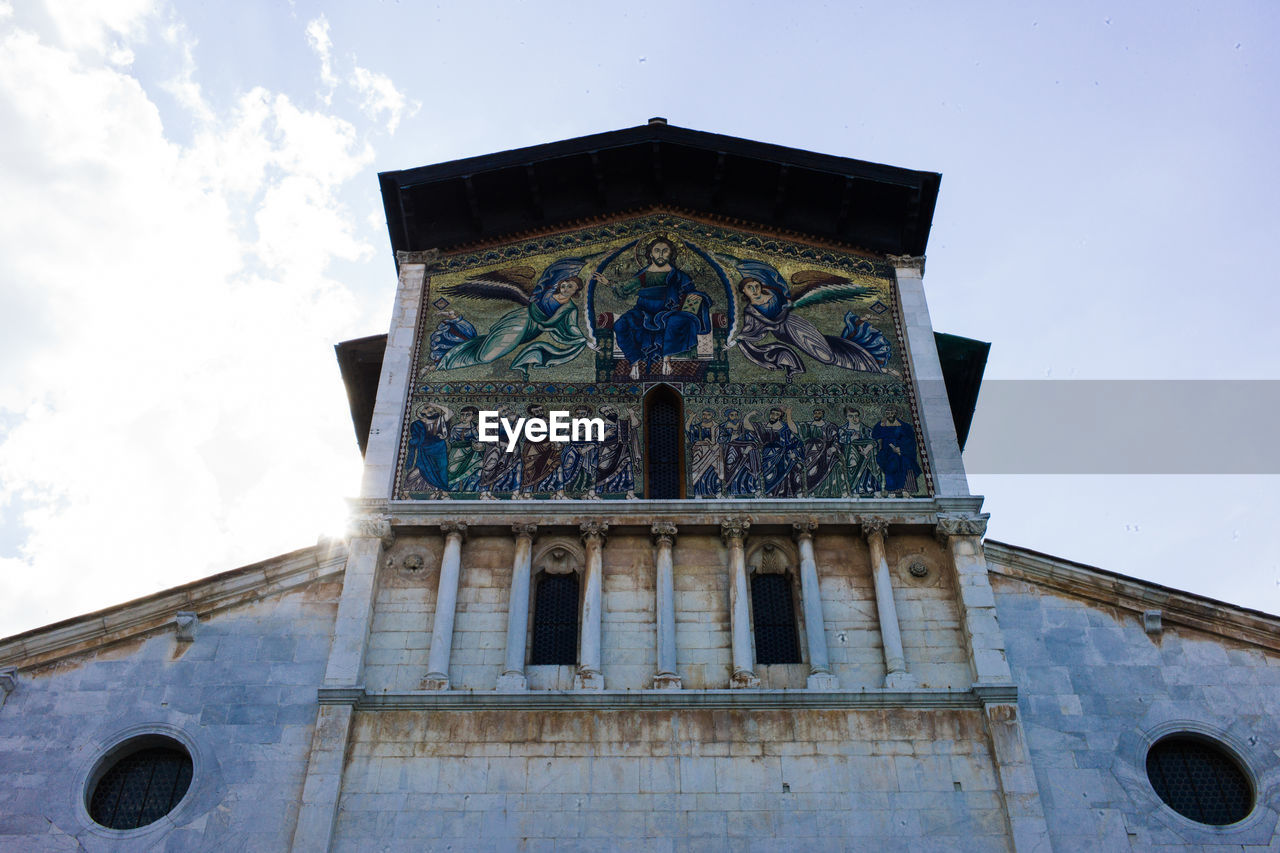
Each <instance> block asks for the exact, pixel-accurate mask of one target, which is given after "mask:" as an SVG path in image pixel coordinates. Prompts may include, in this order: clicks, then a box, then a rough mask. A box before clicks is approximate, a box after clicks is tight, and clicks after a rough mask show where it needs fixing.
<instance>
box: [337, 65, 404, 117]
mask: <svg viewBox="0 0 1280 853" xmlns="http://www.w3.org/2000/svg"><path fill="white" fill-rule="evenodd" d="M351 79H352V83H353V84H354V86H355V88H356V91H358V92H359V93H360V95H361V100H360V109H362V110H364V113H365V115H367V116H369V118H371V119H374V120H375V121H377V120H381V116H383V115H384V114H385V115H386V122H387V133H395V132H396V128H397V127H399V126H400V119H401V118H402V117H403V116H404V115H405V114H406V112H407V113H408V114H409V115H413V113H416V112H417V111H418V104H414V105H413V107H412V109H410V106H409V103H408V101H407V100H406V98H405V96H404V95H403V94H402V93H401V92H400V91H399V90H398V89H396V87H395V84H394V83H392V82H391V78H390V77H388V76H387V75H385V74H379V73H378V72H376V71H370V70H369V69H367V68H361V67H360V66H359V65H357V66H356V68H355V71H354V73H353V74H352V78H351Z"/></svg>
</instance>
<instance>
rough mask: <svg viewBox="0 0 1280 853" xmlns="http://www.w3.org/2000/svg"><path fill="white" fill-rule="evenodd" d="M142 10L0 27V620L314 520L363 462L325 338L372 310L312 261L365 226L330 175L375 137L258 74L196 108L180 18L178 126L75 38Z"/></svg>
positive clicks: (272, 547)
mask: <svg viewBox="0 0 1280 853" xmlns="http://www.w3.org/2000/svg"><path fill="white" fill-rule="evenodd" d="M139 14H141V13H139ZM136 20H138V18H137V17H136V16H134V17H130V16H104V17H102V18H100V24H99V25H97V26H96V29H95V28H94V27H86V28H84V29H82V30H81V31H77V33H76V34H75V35H74V38H68V39H66V43H65V44H61V45H52V44H48V43H44V42H42V41H41V40H40V39H39V38H38V37H37V36H36V35H34V34H33V33H31V32H28V31H25V30H22V29H13V30H11V31H10V32H9V33H8V34H7V35H5V36H3V37H0V126H3V127H4V128H5V129H6V130H5V133H4V134H0V197H2V198H4V199H6V203H5V204H4V205H2V206H0V282H2V283H3V284H2V286H0V509H4V508H5V507H7V510H4V511H6V512H8V513H9V514H10V516H11V520H16V521H17V522H18V523H19V525H20V527H21V528H22V530H23V532H24V538H23V540H22V542H21V543H20V545H19V547H18V550H17V551H16V552H11V553H8V554H5V555H3V556H0V585H2V586H3V588H4V590H5V595H4V597H3V600H4V604H3V605H2V606H0V635H4V634H8V633H10V632H11V631H14V630H20V629H23V628H27V627H33V626H34V625H36V624H41V623H43V622H47V621H49V620H51V619H55V618H62V617H65V616H69V615H74V614H75V613H77V612H83V611H86V610H89V609H93V608H97V607H101V606H103V605H105V604H108V603H112V602H116V601H120V600H122V599H125V598H127V597H131V596H135V595H140V594H145V593H147V592H151V591H154V590H157V589H160V588H163V587H168V586H172V585H175V584H177V583H181V582H183V581H186V580H190V579H193V578H196V577H201V576H203V575H207V574H209V573H211V572H213V571H219V570H225V569H227V568H231V567H233V566H235V565H238V564H242V563H244V562H248V561H249V560H253V559H260V558H262V557H265V556H268V555H270V554H272V553H278V552H281V551H284V550H288V549H291V548H295V547H299V546H302V545H306V544H309V543H310V542H312V541H314V539H315V536H316V535H317V534H318V533H320V532H322V531H327V530H331V529H332V528H333V525H334V524H335V523H336V519H338V518H340V517H341V516H342V515H343V514H344V513H345V508H344V506H343V503H342V496H344V495H348V494H351V493H353V492H354V491H355V486H356V484H357V482H358V472H359V460H358V454H357V453H356V452H355V450H354V441H353V439H352V436H351V435H350V432H351V427H350V424H349V422H348V421H347V419H346V414H345V412H344V411H343V406H342V403H341V401H342V398H343V394H342V388H341V384H340V381H339V379H338V375H337V369H336V366H335V365H334V364H333V361H332V345H333V343H334V342H336V341H338V340H342V339H344V338H348V337H354V336H357V335H363V334H367V333H368V329H369V328H370V326H371V325H372V324H373V321H372V319H371V318H368V317H365V316H364V315H363V314H362V312H361V310H360V306H359V305H358V304H357V302H356V301H355V299H354V298H353V296H352V295H351V292H350V291H349V290H348V288H347V287H346V286H345V285H343V283H341V282H339V281H336V280H334V279H333V278H332V277H331V276H330V274H329V272H328V269H329V266H330V263H331V262H332V261H334V260H338V259H342V260H354V259H361V258H367V257H369V256H370V254H371V252H372V251H373V250H372V247H371V245H370V244H369V243H368V242H367V240H366V239H365V237H364V236H363V235H364V233H365V232H364V231H362V230H358V229H362V228H364V226H363V224H361V223H359V222H358V220H357V218H356V217H355V216H353V215H352V213H351V211H349V210H347V209H345V208H344V206H343V205H342V204H341V202H340V201H339V198H338V193H339V191H340V190H341V189H342V188H343V187H344V186H345V185H347V184H348V182H350V181H351V180H352V179H353V178H355V177H356V176H358V175H360V174H362V173H363V172H365V170H367V169H368V168H369V166H370V165H371V164H372V161H373V150H372V149H371V147H370V146H369V145H368V144H367V143H366V142H364V141H363V140H362V137H361V134H360V133H359V132H358V131H357V128H356V127H355V126H353V125H352V124H351V123H350V122H348V121H346V120H344V119H342V118H340V117H338V116H334V115H331V114H328V113H325V112H316V111H312V110H307V109H304V108H302V107H300V106H299V105H298V104H297V103H295V102H294V101H293V100H292V99H290V98H289V97H287V96H286V95H284V94H281V93H277V92H270V91H267V90H265V89H261V88H258V89H253V90H251V91H249V92H247V93H245V94H244V95H242V96H241V97H240V98H239V99H238V101H237V102H236V103H235V105H234V107H233V108H231V109H230V110H227V111H225V112H216V111H214V110H213V109H211V108H210V107H209V105H208V104H207V103H206V101H205V99H204V97H203V96H202V94H201V91H200V86H199V84H198V82H197V80H198V69H196V68H195V65H194V62H193V61H192V58H191V57H192V54H191V50H190V47H191V41H190V39H189V37H188V36H186V35H185V33H184V32H183V30H182V29H181V28H180V27H178V28H171V29H170V30H169V31H168V32H166V33H162V34H161V36H162V38H161V39H160V41H161V42H164V43H168V44H171V46H172V51H171V53H172V54H173V56H172V64H173V66H174V67H175V68H176V73H175V74H174V75H173V77H172V80H175V81H178V84H170V86H172V85H177V88H178V91H181V92H182V93H184V94H183V95H182V96H181V97H179V98H178V100H179V104H180V105H181V106H182V107H183V108H184V109H185V110H187V112H188V113H189V114H190V115H191V117H192V118H193V119H195V120H196V128H197V130H196V133H195V135H194V137H193V138H192V140H191V142H190V143H189V144H186V145H183V144H178V143H176V142H174V141H173V139H172V138H170V136H168V135H167V134H166V131H165V128H164V127H163V125H162V123H161V120H160V114H159V111H158V110H157V108H156V105H155V104H154V103H153V102H152V100H151V99H150V97H149V95H148V93H147V91H146V90H145V88H144V86H143V85H142V84H141V83H140V82H139V81H138V80H137V79H135V78H134V77H132V76H130V70H129V68H128V67H127V66H124V67H122V66H121V64H120V62H119V61H117V62H115V63H113V62H112V61H111V59H110V55H109V53H103V54H102V55H101V56H100V57H99V58H98V59H97V60H96V61H89V60H87V59H85V57H84V51H83V50H82V48H83V47H84V46H86V45H90V44H101V45H103V46H105V48H104V49H105V50H107V51H116V52H117V60H118V59H119V51H121V50H128V46H127V45H124V46H120V45H114V43H113V42H112V41H111V38H110V37H104V38H102V39H99V40H98V41H97V42H95V41H94V39H95V38H97V36H95V35H93V33H97V34H99V35H101V34H103V33H117V34H120V33H123V34H129V33H132V37H136V38H142V37H144V35H143V34H141V33H140V32H139V31H138V30H137V29H136V28H133V27H132V23H131V22H134V21H136ZM113 45H114V46H113ZM322 73H323V68H322ZM170 91H173V89H172V88H170ZM6 308H16V310H6ZM318 401H323V405H321V403H319V402H318ZM5 427H8V430H7V432H4V431H3V430H4V429H5ZM13 515H17V516H18V517H17V518H16V519H13V518H12V516H13Z"/></svg>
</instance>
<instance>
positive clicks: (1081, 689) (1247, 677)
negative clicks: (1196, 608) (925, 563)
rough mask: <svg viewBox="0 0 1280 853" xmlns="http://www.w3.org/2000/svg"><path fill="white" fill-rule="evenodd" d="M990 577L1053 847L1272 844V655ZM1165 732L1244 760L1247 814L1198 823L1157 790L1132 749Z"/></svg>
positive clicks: (1278, 722)
mask: <svg viewBox="0 0 1280 853" xmlns="http://www.w3.org/2000/svg"><path fill="white" fill-rule="evenodd" d="M991 581H992V586H993V588H994V591H995V594H996V606H997V610H998V612H999V618H1000V626H1001V627H1002V628H1003V629H1004V636H1005V641H1006V643H1007V649H1008V657H1009V664H1010V667H1011V669H1012V671H1013V675H1014V678H1015V679H1016V681H1017V683H1018V688H1019V694H1020V700H1019V705H1020V707H1021V709H1022V713H1023V724H1024V726H1025V731H1026V736H1027V741H1028V744H1029V746H1030V749H1031V754H1032V758H1033V761H1034V764H1035V770H1036V777H1037V779H1038V782H1039V787H1040V796H1041V800H1042V802H1043V805H1044V813H1045V818H1046V820H1047V822H1048V826H1049V831H1050V834H1051V836H1052V839H1053V844H1054V849H1055V850H1059V851H1070V850H1118V849H1126V850H1127V849H1130V848H1132V849H1135V850H1156V849H1166V846H1165V845H1167V846H1168V848H1167V849H1173V848H1174V847H1177V848H1179V849H1186V848H1189V847H1193V848H1196V849H1202V848H1211V849H1212V848H1215V847H1219V846H1220V849H1232V850H1240V849H1259V850H1260V849H1264V848H1266V849H1275V846H1274V845H1275V844H1276V843H1277V838H1276V835H1275V826H1276V812H1277V806H1280V785H1278V784H1277V782H1278V781H1280V759H1277V750H1280V655H1277V654H1275V653H1273V652H1267V651H1264V650H1261V649H1259V648H1258V647H1257V646H1256V645H1253V644H1250V643H1246V642H1232V641H1231V640H1230V639H1229V638H1226V637H1223V636H1212V635H1209V634H1206V633H1203V632H1200V631H1197V630H1194V629H1191V628H1187V627H1183V626H1179V625H1175V624H1170V622H1169V620H1168V619H1167V618H1166V619H1165V620H1164V622H1163V624H1162V626H1161V629H1160V630H1159V631H1158V632H1155V633H1148V632H1147V631H1146V630H1145V628H1144V625H1143V621H1142V614H1141V613H1136V612H1133V611H1131V610H1126V609H1120V608H1118V607H1108V606H1103V605H1100V604H1095V603H1090V602H1088V601H1084V600H1081V599H1080V598H1077V597H1074V596H1069V595H1065V594H1061V593H1058V592H1056V591H1054V590H1050V589H1046V588H1044V587H1042V586H1040V585H1038V584H1035V583H1030V582H1027V581H1025V580H1019V579H1016V578H1013V577H1007V576H1004V575H1001V574H997V573H993V574H992V575H991ZM1223 611H1224V612H1223V613H1221V614H1220V617H1221V619H1222V622H1223V623H1224V628H1225V630H1226V631H1227V632H1229V631H1230V628H1229V626H1227V625H1226V624H1225V623H1228V621H1229V620H1230V619H1232V617H1233V614H1230V613H1228V612H1226V611H1227V608H1225V607H1224V608H1223ZM1178 731H1190V732H1193V733H1197V734H1200V735H1204V736H1207V737H1210V738H1212V739H1214V740H1217V741H1219V742H1220V743H1224V744H1226V745H1227V746H1228V747H1229V748H1230V749H1231V750H1232V751H1234V752H1236V753H1237V755H1238V756H1239V757H1240V758H1242V759H1243V760H1244V764H1245V765H1246V766H1247V770H1248V773H1249V774H1250V775H1251V776H1253V777H1254V780H1253V781H1254V784H1255V787H1256V789H1257V794H1258V797H1259V806H1258V807H1257V808H1256V809H1255V813H1254V814H1253V815H1252V816H1251V817H1250V818H1248V819H1246V820H1245V821H1244V822H1242V824H1239V825H1235V827H1234V828H1224V829H1217V828H1210V827H1205V826H1203V825H1198V824H1193V823H1192V822H1191V821H1189V820H1186V819H1185V818H1182V817H1180V816H1179V815H1177V814H1176V813H1174V812H1173V811H1172V810H1171V809H1169V808H1168V807H1167V806H1165V805H1164V804H1163V803H1162V802H1161V801H1160V800H1159V798H1158V797H1157V795H1156V793H1155V791H1154V790H1153V789H1152V788H1151V785H1150V783H1149V782H1148V780H1147V777H1146V769H1145V768H1146V750H1147V748H1148V746H1149V744H1150V743H1151V742H1152V741H1154V740H1156V739H1158V738H1159V737H1162V736H1164V735H1167V734H1172V733H1174V732H1178ZM1252 845H1257V847H1253V846H1252Z"/></svg>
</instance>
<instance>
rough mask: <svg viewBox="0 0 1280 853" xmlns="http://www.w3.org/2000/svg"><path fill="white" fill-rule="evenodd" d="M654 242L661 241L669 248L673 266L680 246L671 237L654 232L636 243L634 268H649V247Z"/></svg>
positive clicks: (663, 232)
mask: <svg viewBox="0 0 1280 853" xmlns="http://www.w3.org/2000/svg"><path fill="white" fill-rule="evenodd" d="M656 240H661V241H662V242H664V243H666V244H667V245H668V246H670V247H671V263H672V264H673V265H674V264H675V262H676V258H677V257H678V256H679V254H680V244H679V243H678V242H676V241H675V240H673V239H672V238H671V235H670V234H668V233H666V232H665V231H654V232H653V233H652V234H646V235H645V236H644V237H642V238H641V239H640V240H638V241H636V265H637V266H636V268H637V269H644V268H645V267H647V266H649V254H648V252H649V246H650V245H652V244H653V243H654V241H656Z"/></svg>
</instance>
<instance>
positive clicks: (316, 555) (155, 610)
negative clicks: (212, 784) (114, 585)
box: [0, 540, 347, 669]
mask: <svg viewBox="0 0 1280 853" xmlns="http://www.w3.org/2000/svg"><path fill="white" fill-rule="evenodd" d="M346 558H347V551H346V546H345V545H344V544H343V542H342V541H341V540H322V541H321V542H320V543H319V544H317V545H314V546H312V547H310V548H304V549H302V550H300V551H294V552H292V553H289V554H284V555H282V556H279V557H275V558H273V559H270V560H264V561H262V562H260V563H254V564H252V565H249V566H244V567H243V568H239V569H233V570H232V571H229V572H223V573H221V574H217V575H214V576H212V577H209V578H205V579H204V580H199V581H195V582H193V583H189V584H185V585H183V586H179V587H175V588H173V589H168V590H165V591H163V592H158V593H156V594H154V595H149V596H147V597H145V598H139V599H135V600H133V601H130V602H127V603H125V604H120V605H117V606H115V607H109V608H107V609H105V610H99V611H97V612H95V613H89V614H87V615H85V616H78V617H75V618H73V619H67V620H65V621H63V622H57V623H54V624H53V625H47V626H45V627H43V628H36V629H34V630H31V631H26V632H24V633H22V634H17V635H15V636H12V637H8V638H5V639H0V665H5V664H10V665H14V666H17V667H18V668H19V669H30V668H32V667H36V666H41V665H44V664H48V663H51V662H54V661H58V660H61V659H63V658H66V657H70V656H72V655H77V654H83V653H85V652H88V651H93V650H95V649H98V648H101V647H103V646H107V645H110V644H113V643H119V642H124V641H127V640H132V639H134V638H136V637H141V636H143V635H146V634H152V633H158V632H162V631H173V630H175V627H174V617H175V615H176V614H177V613H178V611H179V610H184V611H192V612H195V613H197V614H199V617H200V618H201V620H203V619H205V618H206V617H207V616H208V615H209V614H211V613H216V612H218V611H220V610H225V609H227V608H229V607H235V606H237V605H241V604H246V603H249V602H252V601H257V600H258V599H261V598H266V597H267V596H270V595H275V594H277V593H280V592H283V591H285V590H289V589H293V588H295V587H299V586H303V585H305V584H308V583H310V582H312V581H314V580H318V579H320V578H326V577H331V576H333V575H340V574H341V573H342V571H343V568H344V567H345V565H346ZM197 642H198V641H197Z"/></svg>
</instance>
